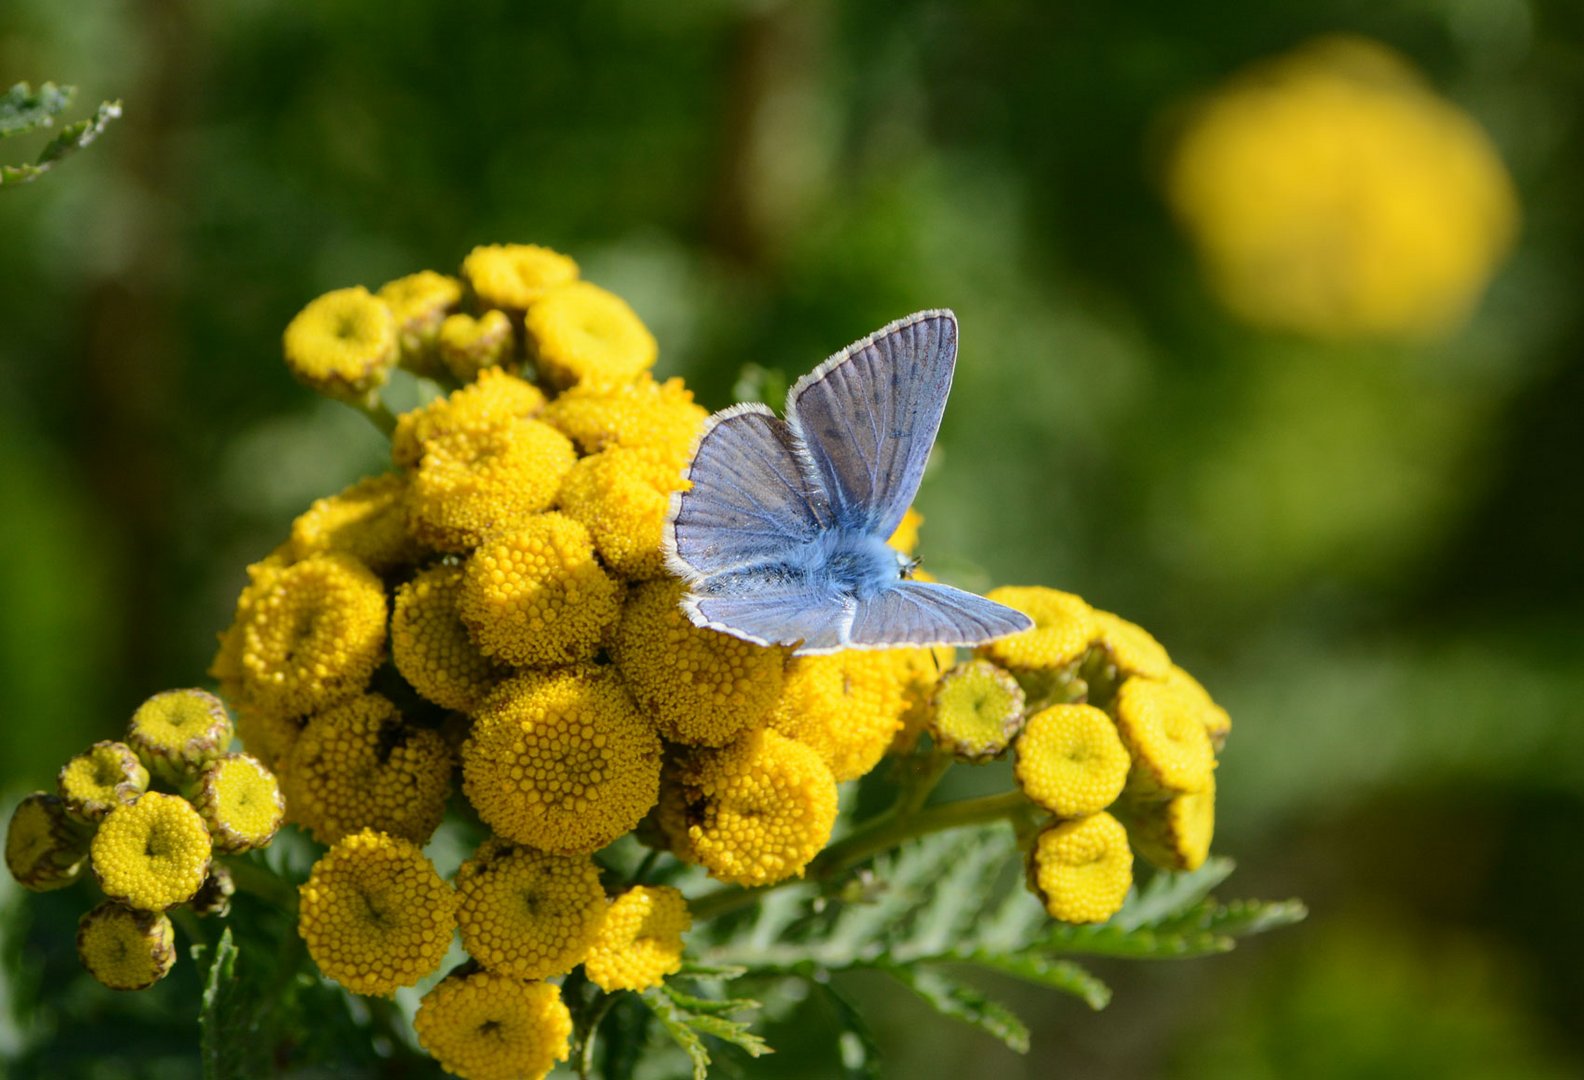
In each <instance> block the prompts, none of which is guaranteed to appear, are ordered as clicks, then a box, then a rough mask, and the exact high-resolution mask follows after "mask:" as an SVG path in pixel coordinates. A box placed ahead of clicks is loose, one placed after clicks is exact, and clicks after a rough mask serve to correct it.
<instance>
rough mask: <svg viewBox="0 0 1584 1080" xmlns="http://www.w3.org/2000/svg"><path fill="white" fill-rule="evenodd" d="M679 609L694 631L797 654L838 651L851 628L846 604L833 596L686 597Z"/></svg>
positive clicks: (767, 593)
mask: <svg viewBox="0 0 1584 1080" xmlns="http://www.w3.org/2000/svg"><path fill="white" fill-rule="evenodd" d="M682 610H683V611H685V612H686V613H687V616H688V618H690V619H692V620H693V622H694V623H695V624H696V625H698V626H704V627H708V628H709V629H711V630H719V631H721V632H722V633H726V634H731V635H732V636H733V637H739V638H743V639H744V640H746V641H751V642H753V643H754V644H756V645H799V643H801V645H800V646H799V648H798V649H797V650H796V651H797V652H799V653H803V652H834V651H835V650H837V649H840V648H843V647H844V646H845V643H846V641H847V637H848V632H849V628H850V627H851V626H852V620H853V606H852V603H851V601H847V600H844V599H843V598H842V597H840V596H838V595H834V594H830V595H820V594H816V593H811V592H794V591H784V592H783V591H775V590H773V589H772V590H770V591H765V592H756V593H748V594H746V595H729V596H724V595H723V596H712V595H699V594H697V593H694V594H690V595H688V596H686V597H684V598H683V600H682Z"/></svg>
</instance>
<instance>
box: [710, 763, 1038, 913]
mask: <svg viewBox="0 0 1584 1080" xmlns="http://www.w3.org/2000/svg"><path fill="white" fill-rule="evenodd" d="M900 805H901V804H900V803H899V806H900ZM1028 805H1029V802H1028V798H1027V797H1026V796H1025V795H1024V794H1023V793H1022V792H1021V791H1007V792H1003V793H1002V794H1000V795H986V796H984V797H983V798H978V799H959V800H958V801H957V802H949V803H942V804H941V805H939V806H932V807H930V808H929V809H927V810H920V811H918V812H916V813H911V814H901V813H898V812H897V809H896V808H893V809H892V810H888V811H886V812H885V813H884V814H881V815H880V816H879V817H877V818H875V819H874V820H873V821H871V822H870V823H869V824H867V825H865V826H864V827H862V828H860V829H858V830H857V831H855V832H853V833H852V834H851V835H849V836H848V837H847V838H846V839H844V840H842V841H840V842H839V843H836V844H832V845H831V846H830V847H828V848H826V849H825V850H824V851H823V852H821V853H820V855H819V857H818V858H816V859H815V860H814V861H813V862H811V863H809V865H808V870H807V871H806V872H805V875H804V877H803V878H802V879H801V880H804V881H828V880H830V879H831V878H833V877H835V876H836V875H837V874H839V873H841V872H842V871H843V870H846V869H848V868H849V867H852V866H855V865H857V864H858V863H861V862H863V861H864V860H865V859H867V858H869V857H871V856H873V855H877V854H879V853H880V852H882V851H887V850H889V849H890V848H893V847H895V846H896V845H898V844H900V843H902V842H903V841H904V840H911V839H913V838H914V837H918V836H927V835H929V834H930V833H937V832H944V831H945V830H947V829H957V828H961V827H962V826H964V825H980V824H983V823H985V822H990V821H1001V820H1003V819H1006V818H1011V817H1014V816H1017V815H1021V814H1022V813H1023V812H1024V810H1025V809H1026V808H1027V807H1028ZM800 883H801V882H800V879H798V878H792V879H790V880H788V881H784V882H781V883H779V884H776V885H762V886H758V887H756V888H748V889H741V888H728V889H717V890H716V891H715V892H712V893H707V894H705V895H704V896H701V897H699V898H698V899H697V900H693V901H691V902H689V904H688V909H689V910H690V911H691V912H692V913H693V917H694V918H695V919H698V920H700V921H702V920H704V919H712V918H715V917H716V916H717V915H724V914H726V913H727V912H730V911H736V910H737V909H738V908H740V907H745V906H747V905H748V904H751V903H753V902H754V901H755V900H757V899H758V898H759V897H760V896H763V895H764V894H765V893H767V892H769V891H771V890H772V889H779V888H782V887H784V886H786V885H796V884H800Z"/></svg>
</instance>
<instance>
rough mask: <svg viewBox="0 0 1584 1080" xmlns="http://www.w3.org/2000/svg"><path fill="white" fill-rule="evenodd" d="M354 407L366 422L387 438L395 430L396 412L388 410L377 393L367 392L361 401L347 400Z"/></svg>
mask: <svg viewBox="0 0 1584 1080" xmlns="http://www.w3.org/2000/svg"><path fill="white" fill-rule="evenodd" d="M348 404H350V405H351V406H352V407H353V408H354V409H356V410H357V411H358V412H360V413H362V414H363V416H364V417H366V418H367V419H368V422H369V423H371V424H373V425H374V426H375V427H377V428H379V429H380V434H381V435H384V436H385V437H386V438H387V439H388V438H390V436H391V433H392V432H393V431H395V430H396V414H395V413H393V412H391V411H390V406H388V405H386V404H385V402H384V401H383V400H382V399H381V398H380V396H379V395H378V394H373V393H371V394H369V396H368V397H366V398H364V399H363V400H362V401H352V402H348Z"/></svg>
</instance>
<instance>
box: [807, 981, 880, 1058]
mask: <svg viewBox="0 0 1584 1080" xmlns="http://www.w3.org/2000/svg"><path fill="white" fill-rule="evenodd" d="M814 985H815V986H817V987H819V988H820V990H821V991H823V992H824V995H825V1000H826V1001H828V1002H830V1005H831V1009H832V1010H833V1011H834V1012H835V1013H836V1022H837V1023H838V1024H839V1025H840V1026H841V1029H842V1033H841V1036H840V1038H839V1039H838V1042H837V1047H836V1049H837V1052H838V1053H839V1055H840V1060H841V1067H842V1076H844V1077H846V1078H847V1080H880V1046H879V1044H878V1043H876V1042H875V1037H874V1033H873V1032H872V1031H870V1030H869V1025H868V1024H867V1023H866V1022H865V1021H864V1018H863V1016H862V1015H861V1014H860V1013H859V1012H858V1010H857V1008H856V1007H854V1005H853V1003H852V1002H850V1001H848V1000H847V998H846V997H845V996H843V995H842V994H841V992H840V991H838V990H837V989H836V988H835V987H834V986H832V985H831V984H830V983H829V982H816V983H815V984H814Z"/></svg>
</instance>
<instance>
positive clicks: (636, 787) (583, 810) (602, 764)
mask: <svg viewBox="0 0 1584 1080" xmlns="http://www.w3.org/2000/svg"><path fill="white" fill-rule="evenodd" d="M462 777H463V790H464V791H465V792H466V793H467V797H468V800H469V801H470V802H472V804H473V808H474V809H475V810H477V811H478V815H479V817H480V818H482V819H483V821H484V823H485V824H486V825H488V826H489V827H490V828H492V829H494V830H495V832H496V833H498V834H499V835H500V836H503V837H505V838H506V839H508V840H512V841H515V842H517V843H519V844H527V845H528V846H530V847H535V848H538V849H539V850H541V851H550V852H557V853H560V854H565V855H575V854H579V853H584V852H590V851H595V850H597V849H599V848H602V847H604V846H605V845H606V844H608V843H610V842H611V841H612V840H614V839H616V838H617V837H618V836H621V835H622V834H623V833H625V832H629V831H630V830H631V829H632V828H633V826H635V825H637V824H638V822H639V820H641V819H642V818H643V816H644V815H645V814H646V813H648V812H649V808H650V807H652V806H654V804H655V800H656V798H657V797H658V795H659V786H660V739H659V736H657V735H656V734H655V732H654V727H653V726H652V725H651V724H650V723H649V721H648V720H647V719H645V718H644V717H643V716H642V715H640V714H639V712H638V710H637V708H636V706H634V704H633V702H632V699H631V698H630V697H629V696H628V694H627V692H626V690H624V689H623V688H622V686H621V684H620V682H618V681H617V679H616V678H615V676H614V675H613V674H612V673H611V672H610V671H609V669H603V668H594V667H590V666H585V667H577V668H568V669H563V670H560V671H555V672H546V673H543V674H540V673H534V674H525V675H521V676H519V677H517V678H515V679H511V680H509V681H507V682H506V683H503V684H502V685H501V686H500V688H498V689H497V690H496V691H495V693H493V694H491V695H490V696H489V698H487V699H486V700H485V702H484V704H483V705H482V706H480V708H479V711H478V715H477V716H476V717H475V718H474V723H473V733H472V735H471V736H469V738H468V741H467V743H466V744H465V745H464V746H463V748H462Z"/></svg>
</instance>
